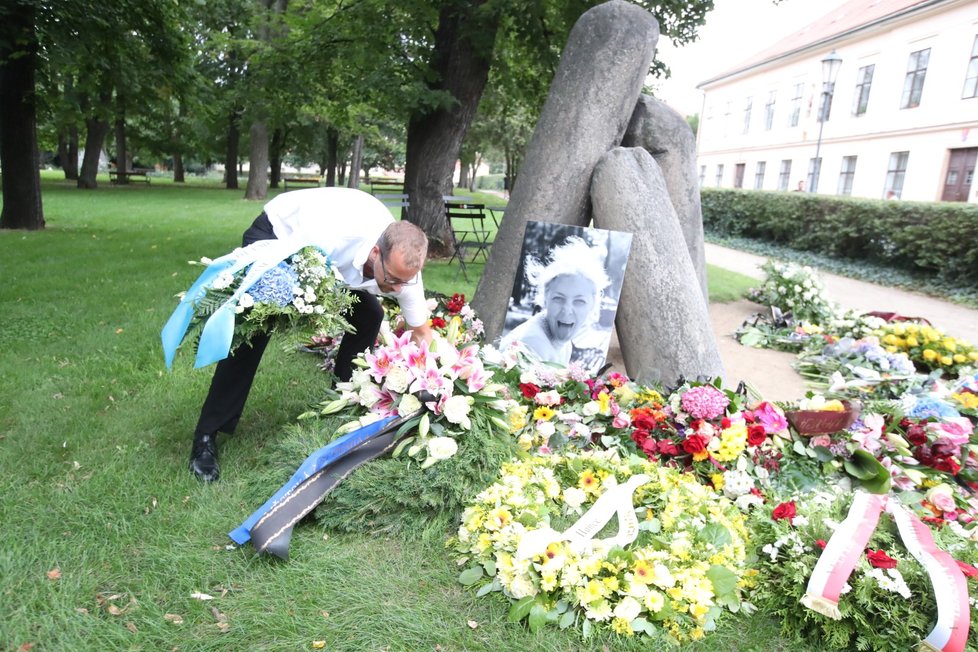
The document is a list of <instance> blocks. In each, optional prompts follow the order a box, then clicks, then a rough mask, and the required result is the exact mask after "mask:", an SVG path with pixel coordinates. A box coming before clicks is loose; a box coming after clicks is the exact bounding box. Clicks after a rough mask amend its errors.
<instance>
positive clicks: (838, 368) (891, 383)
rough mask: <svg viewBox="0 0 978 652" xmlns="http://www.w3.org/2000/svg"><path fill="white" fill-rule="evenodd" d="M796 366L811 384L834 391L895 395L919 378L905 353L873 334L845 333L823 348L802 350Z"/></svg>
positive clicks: (846, 393) (840, 392)
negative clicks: (886, 345)
mask: <svg viewBox="0 0 978 652" xmlns="http://www.w3.org/2000/svg"><path fill="white" fill-rule="evenodd" d="M795 368H796V369H797V370H798V372H799V373H800V374H801V375H802V376H804V377H805V378H806V379H808V380H809V382H810V383H811V384H813V385H815V386H816V387H821V388H827V387H828V388H831V389H830V391H831V393H833V394H843V393H844V394H845V395H850V394H859V395H864V396H865V395H870V394H872V395H873V396H875V397H878V398H896V397H898V396H900V395H902V394H903V393H904V392H905V391H906V390H907V389H908V388H909V387H911V386H913V385H914V384H915V383H917V382H918V381H919V380H920V379H919V378H918V375H917V370H916V368H915V367H914V365H913V362H911V361H910V359H909V358H908V357H907V356H906V355H905V354H903V353H900V352H891V351H888V350H887V349H885V348H883V347H882V346H880V343H879V340H878V339H876V338H875V337H872V336H870V337H865V338H863V339H859V340H855V339H853V338H851V337H843V338H842V339H840V340H838V341H836V342H833V343H831V344H827V345H825V346H824V347H822V349H821V350H820V351H817V352H816V351H810V352H805V353H802V354H801V355H800V356H799V359H798V362H797V363H796V364H795Z"/></svg>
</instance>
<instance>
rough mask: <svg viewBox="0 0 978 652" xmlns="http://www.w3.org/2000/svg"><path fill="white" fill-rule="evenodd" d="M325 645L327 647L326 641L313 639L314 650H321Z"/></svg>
mask: <svg viewBox="0 0 978 652" xmlns="http://www.w3.org/2000/svg"><path fill="white" fill-rule="evenodd" d="M324 647H326V641H313V642H312V649H314V650H321V649H323V648H324Z"/></svg>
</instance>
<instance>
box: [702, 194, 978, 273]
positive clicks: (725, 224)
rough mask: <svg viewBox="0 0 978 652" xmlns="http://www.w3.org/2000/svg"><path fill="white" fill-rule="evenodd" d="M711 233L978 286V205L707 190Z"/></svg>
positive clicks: (706, 223)
mask: <svg viewBox="0 0 978 652" xmlns="http://www.w3.org/2000/svg"><path fill="white" fill-rule="evenodd" d="M701 196H702V203H703V225H704V227H705V228H706V230H707V231H709V232H711V233H715V234H718V235H721V236H736V237H745V238H753V239H758V240H766V241H768V242H774V243H777V244H782V245H787V246H789V247H792V248H793V249H798V250H801V251H811V252H816V253H819V254H824V255H828V256H832V257H834V258H840V259H850V260H860V261H864V262H871V263H876V264H880V265H886V266H890V267H895V268H898V269H903V270H907V271H909V272H914V273H922V274H924V275H927V276H932V277H937V278H939V279H942V280H945V281H951V282H955V283H961V284H971V285H974V284H975V283H978V239H975V237H974V234H975V233H976V232H978V205H975V204H961V203H952V202H906V201H885V200H873V199H856V198H852V197H826V196H820V195H811V194H807V193H790V192H765V191H756V190H724V189H713V188H704V189H703V190H702V191H701Z"/></svg>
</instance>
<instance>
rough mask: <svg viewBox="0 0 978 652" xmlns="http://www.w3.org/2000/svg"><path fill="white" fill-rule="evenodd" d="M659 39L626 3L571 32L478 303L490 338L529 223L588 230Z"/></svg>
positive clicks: (596, 12)
mask: <svg viewBox="0 0 978 652" xmlns="http://www.w3.org/2000/svg"><path fill="white" fill-rule="evenodd" d="M658 40H659V24H658V23H657V22H656V20H655V18H653V17H652V14H650V13H649V12H648V11H646V10H645V9H642V8H641V7H638V6H637V5H634V4H631V3H628V2H625V1H624V0H611V1H610V2H606V3H604V4H601V5H598V6H597V7H594V8H592V9H589V10H588V11H586V12H585V13H584V14H583V15H582V16H581V17H580V19H578V21H577V23H576V24H575V25H574V28H573V29H572V30H571V33H570V37H569V38H568V41H567V46H566V48H565V49H564V52H563V54H562V55H561V57H560V64H559V65H558V67H557V73H556V75H555V76H554V80H553V82H552V83H551V85H550V94H549V95H548V96H547V101H546V103H545V104H544V107H543V111H542V113H541V115H540V120H539V122H538V123H537V126H536V129H535V130H534V132H533V137H532V138H531V140H530V143H529V145H528V146H527V149H526V154H525V156H524V158H523V164H522V166H521V167H520V176H519V180H518V181H517V183H516V186H515V188H514V189H513V194H512V196H511V197H510V201H509V205H508V206H507V209H506V218H505V219H504V220H503V222H502V224H501V226H500V229H499V232H498V233H497V234H496V239H495V242H494V243H493V246H492V250H491V252H490V254H489V260H488V261H487V263H486V273H484V274H483V275H482V278H481V279H480V281H479V287H478V289H477V290H476V293H475V298H474V299H473V301H472V305H473V307H474V308H475V309H476V311H478V313H479V315H480V317H481V318H482V320H483V322H484V323H485V329H486V339H487V340H489V341H491V340H493V339H495V338H496V337H498V336H499V334H500V332H501V331H502V328H503V321H504V319H505V315H506V307H507V302H508V299H509V295H510V292H511V290H512V289H513V280H514V274H515V272H516V267H517V266H516V265H515V261H516V260H518V258H519V254H520V247H521V245H522V242H523V231H524V229H525V227H526V223H527V221H529V220H538V221H544V222H558V223H561V224H573V225H576V226H587V225H588V222H589V221H590V214H589V200H588V190H589V188H590V185H591V172H592V171H593V170H594V166H595V164H596V163H597V162H598V159H600V158H601V157H602V156H603V155H604V154H605V153H606V152H607V151H608V150H609V149H611V148H612V147H615V146H617V145H618V143H619V142H621V137H622V134H623V133H624V131H625V128H626V127H627V126H628V123H629V120H630V118H631V116H632V113H633V112H634V109H635V102H636V100H637V98H638V96H639V94H640V93H641V91H642V85H643V83H644V81H645V77H646V75H647V74H648V70H649V64H650V63H651V62H652V56H653V54H654V53H655V46H656V43H657V42H658Z"/></svg>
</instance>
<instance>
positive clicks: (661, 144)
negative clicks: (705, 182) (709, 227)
mask: <svg viewBox="0 0 978 652" xmlns="http://www.w3.org/2000/svg"><path fill="white" fill-rule="evenodd" d="M621 145H622V147H641V148H643V149H645V150H646V151H647V152H648V153H649V154H651V155H652V158H654V159H655V162H656V163H658V164H659V169H661V170H662V174H663V176H664V177H665V181H666V189H667V190H668V191H669V198H670V199H672V206H673V208H675V209H676V215H677V216H679V224H680V226H681V227H682V229H683V237H684V238H685V239H686V248H687V249H688V250H689V257H690V259H692V261H693V268H694V269H695V270H696V278H697V280H698V281H699V284H700V288H701V289H702V290H703V299H704V301H707V302H709V291H708V289H707V285H706V252H705V249H704V246H703V209H702V206H701V205H700V189H699V178H698V175H697V174H696V136H694V135H693V130H692V129H690V127H689V123H687V122H686V119H685V118H684V117H683V116H681V115H680V114H679V113H677V112H676V111H675V110H673V109H671V108H670V107H668V106H666V105H665V104H663V103H662V102H660V101H659V100H657V99H655V98H652V97H649V96H648V95H643V96H641V97H639V98H638V104H636V105H635V112H634V113H633V114H632V120H631V122H630V123H629V124H628V129H626V130H625V135H624V137H622V140H621Z"/></svg>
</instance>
